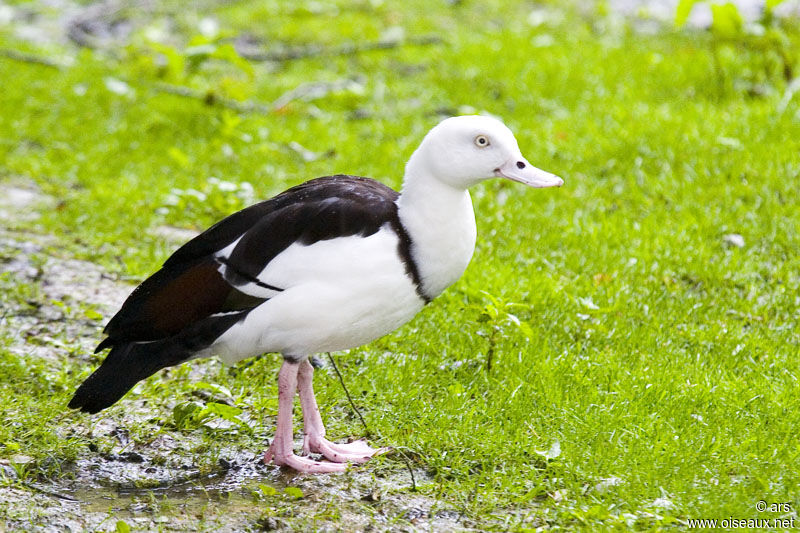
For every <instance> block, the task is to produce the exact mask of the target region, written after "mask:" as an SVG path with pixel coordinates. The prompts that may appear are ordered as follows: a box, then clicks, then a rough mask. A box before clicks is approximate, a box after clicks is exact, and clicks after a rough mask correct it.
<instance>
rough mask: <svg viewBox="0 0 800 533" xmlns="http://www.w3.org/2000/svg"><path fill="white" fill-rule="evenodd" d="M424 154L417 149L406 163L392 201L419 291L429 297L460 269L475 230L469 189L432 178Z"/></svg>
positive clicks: (471, 246)
mask: <svg viewBox="0 0 800 533" xmlns="http://www.w3.org/2000/svg"><path fill="white" fill-rule="evenodd" d="M425 155H426V154H424V153H422V152H421V150H420V149H418V150H417V151H416V152H414V154H413V155H412V156H411V159H410V160H409V161H408V164H407V165H406V173H405V178H404V180H403V189H402V192H401V194H400V198H399V199H398V201H397V204H398V212H399V216H400V221H401V223H402V224H403V226H404V227H405V229H406V231H407V232H408V234H409V237H410V238H411V252H412V254H413V256H414V260H415V261H416V262H417V264H418V266H419V270H420V275H421V277H422V282H423V289H424V291H425V293H426V294H428V295H429V296H431V297H434V296H436V295H438V294H439V293H441V292H442V291H443V290H444V289H445V288H447V287H448V286H449V285H450V284H452V283H453V282H454V281H455V280H457V279H458V278H459V277H460V276H461V274H462V273H463V272H464V269H465V268H466V267H467V265H468V264H469V260H470V259H471V258H472V253H473V251H474V250H475V239H476V233H477V230H476V227H475V214H474V212H473V210H472V200H471V198H470V196H469V192H467V190H466V189H465V188H463V187H458V186H453V185H450V184H449V183H446V182H444V181H442V180H440V179H438V178H437V177H436V176H435V175H434V174H433V173H432V172H431V166H430V165H429V164H427V161H426V160H425V157H424V156H425Z"/></svg>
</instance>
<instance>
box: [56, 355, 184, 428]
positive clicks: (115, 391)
mask: <svg viewBox="0 0 800 533" xmlns="http://www.w3.org/2000/svg"><path fill="white" fill-rule="evenodd" d="M191 356H192V352H191V350H189V349H187V348H186V347H184V346H181V344H180V343H178V342H175V341H174V340H173V339H164V340H160V341H153V342H128V343H122V344H118V345H116V346H114V347H112V348H111V351H110V352H109V353H108V356H107V357H106V360H105V361H103V364H102V365H100V368H98V369H97V370H95V371H94V373H93V374H92V375H91V376H89V377H88V378H87V380H86V381H84V382H83V384H81V386H80V387H78V390H77V391H75V396H73V397H72V400H70V402H69V407H70V408H72V409H80V410H81V411H84V412H86V413H97V412H98V411H102V410H103V409H105V408H106V407H110V406H111V405H113V404H114V403H116V402H117V400H119V399H120V398H122V397H123V396H125V393H127V392H128V391H129V390H131V389H132V388H133V386H134V385H136V384H137V383H138V382H140V381H141V380H143V379H145V378H147V377H150V376H152V375H153V374H155V373H156V372H158V371H159V370H161V369H162V368H166V367H168V366H172V365H177V364H178V363H181V362H183V361H186V360H187V359H189V358H191Z"/></svg>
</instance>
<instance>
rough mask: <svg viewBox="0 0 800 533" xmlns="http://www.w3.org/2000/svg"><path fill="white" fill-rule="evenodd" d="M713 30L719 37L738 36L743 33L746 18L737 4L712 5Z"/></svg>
mask: <svg viewBox="0 0 800 533" xmlns="http://www.w3.org/2000/svg"><path fill="white" fill-rule="evenodd" d="M711 17H712V18H711V31H712V32H713V33H714V35H716V36H718V37H736V36H738V35H741V34H742V29H743V28H744V20H743V19H742V14H741V13H739V8H738V7H736V5H735V4H733V3H731V2H728V3H727V4H712V5H711Z"/></svg>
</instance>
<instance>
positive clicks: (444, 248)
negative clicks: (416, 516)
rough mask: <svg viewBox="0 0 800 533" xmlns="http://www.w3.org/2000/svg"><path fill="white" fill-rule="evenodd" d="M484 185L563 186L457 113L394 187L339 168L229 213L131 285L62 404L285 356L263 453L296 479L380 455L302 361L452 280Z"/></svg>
mask: <svg viewBox="0 0 800 533" xmlns="http://www.w3.org/2000/svg"><path fill="white" fill-rule="evenodd" d="M491 178H503V179H507V180H512V181H515V182H519V183H521V184H524V185H527V186H529V187H534V188H545V187H560V186H562V185H563V183H564V181H563V180H562V179H561V178H560V177H558V176H556V175H554V174H551V173H549V172H546V171H544V170H540V169H538V168H536V167H534V166H533V165H531V164H530V163H529V162H528V161H527V160H526V159H525V158H524V157H523V155H522V153H521V151H520V148H519V145H518V143H517V140H516V138H515V136H514V134H513V133H512V131H511V130H510V129H509V128H508V127H507V126H506V125H505V124H503V122H501V121H500V120H499V119H497V118H494V117H491V116H484V115H468V116H456V117H450V118H446V119H444V120H442V121H441V122H439V123H438V124H437V125H435V126H434V127H433V128H432V129H431V130H430V131H429V132H428V133H427V134H426V135H425V136H424V138H423V140H422V142H421V143H420V144H419V146H418V148H417V149H416V150H415V151H414V152H413V154H412V155H411V157H410V159H409V160H408V162H407V164H406V166H405V174H404V179H403V185H402V188H401V191H400V192H397V191H395V190H394V189H392V188H390V187H388V186H386V185H384V184H382V183H380V182H379V181H376V180H373V179H370V178H364V177H358V176H351V175H344V174H337V175H331V176H325V177H320V178H316V179H312V180H310V181H307V182H305V183H302V184H300V185H297V186H295V187H292V188H290V189H288V190H286V191H284V192H282V193H280V194H278V195H277V196H274V197H272V198H270V199H268V200H265V201H262V202H260V203H256V204H254V205H251V206H249V207H246V208H245V209H242V210H241V211H238V212H236V213H233V214H231V215H229V216H228V217H226V218H224V219H223V220H221V221H220V222H217V223H216V224H214V225H213V226H211V227H210V228H208V229H207V230H206V231H204V232H203V233H201V234H200V235H198V236H196V237H194V238H193V239H191V240H189V241H188V242H186V243H185V244H184V245H183V246H181V247H180V248H178V249H177V250H176V251H175V252H174V253H173V254H172V255H171V256H170V257H169V258H168V259H167V260H166V261H165V262H164V263H163V265H162V266H161V268H160V269H159V270H158V271H156V272H155V273H154V274H153V275H152V276H150V277H148V278H147V279H145V280H144V281H143V282H142V283H141V284H140V285H139V286H138V287H136V288H135V289H134V290H133V292H132V293H131V294H130V296H129V297H128V298H127V299H126V300H125V302H124V303H123V305H122V307H121V308H120V310H119V311H118V312H117V313H116V314H115V315H114V316H113V317H112V318H111V320H110V321H109V322H108V323H107V325H106V326H105V329H104V330H103V332H104V334H105V335H106V337H105V339H103V340H102V342H100V343H99V345H98V346H97V349H96V350H95V353H99V352H101V351H103V350H109V351H108V354H107V356H106V357H105V359H104V360H103V362H102V364H101V365H100V366H99V367H98V368H97V369H96V370H94V372H93V373H92V374H91V375H90V376H89V377H88V378H87V379H86V380H85V381H84V382H83V383H82V384H81V385H80V386H79V387H78V388H77V390H76V391H75V394H74V396H73V397H72V399H71V401H70V402H69V407H70V408H72V409H78V410H80V411H83V412H85V413H91V414H93V413H98V412H100V411H102V410H103V409H106V408H107V407H110V406H111V405H113V404H114V403H116V402H117V401H118V400H120V399H121V398H122V397H123V396H124V395H125V394H126V393H127V392H129V391H130V390H131V389H132V388H133V387H134V385H136V383H138V382H140V381H142V380H144V379H146V378H148V377H149V376H151V375H153V374H155V373H156V372H158V371H160V370H162V369H164V368H167V367H171V366H175V365H180V364H182V363H185V362H187V361H190V360H193V359H197V358H205V357H212V356H216V357H218V358H219V359H220V360H222V361H223V362H224V363H228V364H234V363H236V362H238V361H241V360H243V359H247V358H250V357H255V356H260V355H263V354H269V353H277V354H280V355H281V356H282V357H283V362H282V364H281V367H280V370H279V372H278V412H277V420H276V425H275V434H274V438H273V440H272V442H271V443H270V445H269V447H268V449H267V450H266V452H265V453H264V462H265V463H267V464H269V463H273V464H275V465H278V466H281V467H288V468H291V469H294V470H295V471H298V472H303V473H331V472H341V471H344V470H345V469H347V468H348V466H349V465H350V464H359V463H364V462H366V461H367V460H369V459H370V458H371V457H373V456H375V455H376V454H379V453H382V452H383V450H384V449H382V448H378V449H376V448H372V447H371V446H369V444H368V443H367V442H366V441H365V440H363V439H362V440H357V441H355V442H349V443H337V442H334V441H331V440H328V439H327V438H326V432H325V426H324V424H323V421H322V417H321V415H320V410H319V407H318V405H317V401H316V398H315V396H314V389H313V375H314V367H313V366H312V364H311V362H310V361H309V358H310V357H313V356H314V355H315V354H320V353H325V352H335V351H343V350H348V349H352V348H355V347H358V346H361V345H364V344H367V343H369V342H371V341H373V340H375V339H378V338H380V337H382V336H384V335H386V334H388V333H391V332H392V331H394V330H396V329H397V328H399V327H400V326H402V325H403V324H405V323H406V322H408V321H409V320H411V319H412V318H413V317H414V316H415V315H416V314H417V313H418V312H419V311H420V310H422V309H423V307H425V306H426V305H427V304H428V303H430V302H431V301H432V300H433V299H434V298H436V297H437V296H438V295H439V294H441V293H442V292H443V291H444V290H445V289H446V288H447V287H449V286H450V285H452V284H453V283H454V282H455V281H456V280H458V279H459V278H460V277H461V275H462V274H463V273H464V271H465V269H466V268H467V265H468V264H469V262H470V260H471V258H472V255H473V252H474V250H475V242H476V237H477V229H476V222H475V214H474V211H473V206H472V200H471V198H470V194H469V191H468V189H469V188H470V187H473V186H475V185H477V184H479V183H481V182H483V181H485V180H487V179H491ZM295 395H297V396H299V399H300V407H301V409H302V415H303V444H302V449H301V451H300V453H299V454H296V453H295V450H294V430H293V425H292V413H293V409H294V399H295ZM312 454H313V455H312ZM314 457H318V459H315V458H314Z"/></svg>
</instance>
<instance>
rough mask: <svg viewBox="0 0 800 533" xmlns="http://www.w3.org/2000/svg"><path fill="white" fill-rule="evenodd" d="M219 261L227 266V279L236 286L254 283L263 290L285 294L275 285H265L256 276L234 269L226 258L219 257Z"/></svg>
mask: <svg viewBox="0 0 800 533" xmlns="http://www.w3.org/2000/svg"><path fill="white" fill-rule="evenodd" d="M217 261H218V262H219V263H221V264H223V265H225V267H226V271H225V279H226V280H227V281H229V282H230V283H232V284H233V285H235V286H242V285H244V284H245V283H253V284H255V285H258V286H259V287H261V288H262V289H267V290H270V291H276V292H283V289H281V288H280V287H276V286H275V285H270V284H269V283H264V282H263V281H261V280H260V279H258V278H256V277H254V276H250V275H248V274H245V273H244V272H241V271H239V270H237V269H235V268H233V267H232V266H231V265H230V263H229V262H228V261H227V260H226V259H225V258H224V257H218V258H217Z"/></svg>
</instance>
